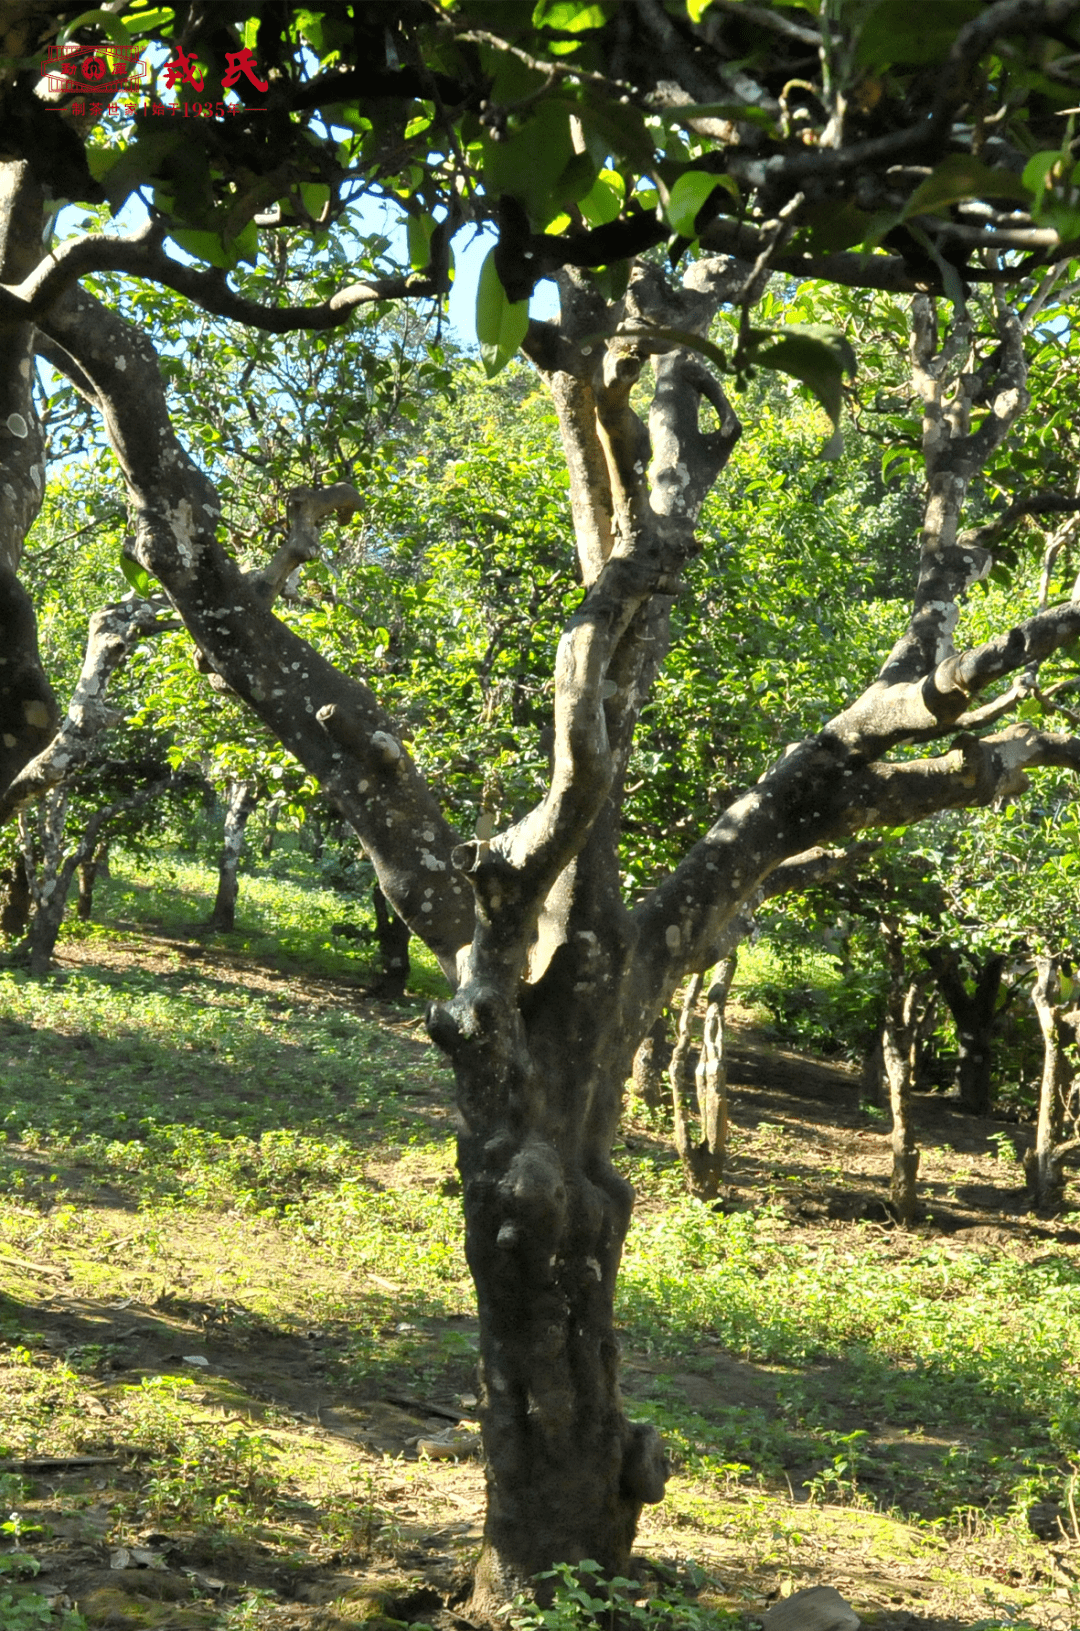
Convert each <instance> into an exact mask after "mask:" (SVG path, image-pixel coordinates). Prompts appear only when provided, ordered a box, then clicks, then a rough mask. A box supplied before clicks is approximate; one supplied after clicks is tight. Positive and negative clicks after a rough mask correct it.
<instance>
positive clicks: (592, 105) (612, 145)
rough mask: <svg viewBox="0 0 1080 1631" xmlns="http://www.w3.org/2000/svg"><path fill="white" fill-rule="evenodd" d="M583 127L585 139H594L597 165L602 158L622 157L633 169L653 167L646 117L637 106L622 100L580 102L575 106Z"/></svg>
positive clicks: (652, 154)
mask: <svg viewBox="0 0 1080 1631" xmlns="http://www.w3.org/2000/svg"><path fill="white" fill-rule="evenodd" d="M575 111H576V113H577V114H578V116H579V118H580V119H581V123H582V125H583V126H584V130H585V139H586V141H589V140H590V138H591V139H592V140H593V141H595V142H597V143H598V144H599V145H600V146H601V147H602V148H603V151H602V152H598V153H597V155H596V156H597V162H598V165H599V164H602V163H603V161H604V159H605V158H613V159H615V160H618V159H625V161H626V162H627V163H628V164H629V165H631V166H632V167H633V168H635V169H637V170H640V171H646V170H650V169H651V168H652V164H653V156H654V151H655V149H654V147H653V139H652V136H651V135H650V134H649V130H648V127H647V126H646V124H645V120H644V119H643V118H642V116H641V114H640V113H639V112H638V110H637V108H632V107H630V106H629V105H628V104H626V103H623V102H581V103H579V104H578V106H577V108H576V109H575Z"/></svg>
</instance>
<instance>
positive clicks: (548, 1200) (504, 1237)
mask: <svg viewBox="0 0 1080 1631" xmlns="http://www.w3.org/2000/svg"><path fill="white" fill-rule="evenodd" d="M499 1198H500V1201H501V1202H502V1203H503V1206H504V1207H505V1209H506V1213H507V1216H506V1217H505V1219H504V1221H503V1223H502V1224H501V1225H500V1228H499V1232H498V1235H497V1237H496V1242H495V1243H496V1245H497V1246H498V1247H499V1248H500V1249H501V1250H503V1251H511V1250H513V1248H514V1247H515V1246H519V1245H527V1246H528V1248H529V1250H530V1251H535V1252H542V1253H544V1254H550V1253H552V1252H553V1251H554V1250H555V1248H556V1246H557V1245H558V1242H559V1240H560V1238H561V1236H562V1233H563V1229H564V1226H565V1223H566V1181H565V1178H564V1176H563V1168H562V1162H561V1161H560V1160H559V1156H558V1153H557V1151H556V1150H555V1149H554V1148H553V1146H552V1145H550V1144H548V1143H545V1142H544V1141H543V1140H542V1139H539V1138H531V1139H529V1141H528V1142H527V1143H526V1144H524V1145H523V1146H522V1148H521V1149H520V1150H518V1152H517V1154H516V1155H515V1156H514V1157H513V1159H512V1160H511V1162H510V1165H509V1166H508V1167H507V1169H506V1171H505V1173H504V1174H503V1176H502V1178H501V1179H500V1181H499Z"/></svg>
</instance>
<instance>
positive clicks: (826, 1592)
mask: <svg viewBox="0 0 1080 1631" xmlns="http://www.w3.org/2000/svg"><path fill="white" fill-rule="evenodd" d="M762 1623H763V1625H764V1627H765V1631H859V1626H860V1625H861V1624H862V1621H861V1620H860V1619H859V1616H858V1615H857V1614H856V1612H855V1610H854V1609H853V1608H852V1606H851V1604H850V1603H846V1602H845V1601H844V1599H843V1598H842V1597H841V1595H840V1593H839V1592H838V1591H837V1589H836V1587H835V1586H808V1587H807V1588H806V1590H805V1591H796V1592H793V1593H792V1595H791V1596H790V1597H785V1599H784V1601H783V1602H782V1603H774V1604H773V1606H772V1608H770V1609H769V1611H768V1613H767V1614H766V1615H765V1617H764V1620H763V1622H762Z"/></svg>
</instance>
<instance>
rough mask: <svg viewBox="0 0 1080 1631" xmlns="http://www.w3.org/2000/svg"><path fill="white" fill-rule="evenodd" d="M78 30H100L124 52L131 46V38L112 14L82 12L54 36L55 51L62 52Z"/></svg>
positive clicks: (107, 12)
mask: <svg viewBox="0 0 1080 1631" xmlns="http://www.w3.org/2000/svg"><path fill="white" fill-rule="evenodd" d="M80 28H100V29H101V31H102V33H103V34H107V35H108V36H109V38H110V40H112V41H113V43H114V45H119V46H121V47H123V49H124V50H125V51H126V50H128V49H129V48H130V46H131V36H130V35H129V34H128V31H127V29H126V28H125V27H124V25H123V23H121V22H120V20H119V18H117V17H114V16H113V14H112V12H110V11H84V12H83V13H82V15H81V16H79V17H76V18H74V19H73V21H72V22H70V23H67V24H66V25H65V26H64V27H63V28H62V29H61V30H60V33H59V34H58V35H57V36H56V45H57V49H58V50H59V51H63V49H64V46H65V45H66V44H67V43H68V41H69V40H70V39H71V37H72V35H73V34H75V33H77V32H78V30H79V29H80Z"/></svg>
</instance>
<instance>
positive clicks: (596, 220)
mask: <svg viewBox="0 0 1080 1631" xmlns="http://www.w3.org/2000/svg"><path fill="white" fill-rule="evenodd" d="M625 196H626V183H625V182H624V181H623V178H622V176H621V175H619V173H618V171H616V170H601V172H600V174H599V175H598V176H597V178H596V180H595V181H594V183H593V185H592V187H591V188H590V189H589V191H588V192H587V193H586V194H585V196H584V198H582V199H581V200H580V203H579V208H580V210H581V213H582V215H583V216H584V217H585V219H586V221H587V222H588V224H589V225H590V226H591V227H601V226H606V225H607V223H608V222H609V221H617V220H618V218H619V211H620V210H621V209H622V206H623V199H624V197H625Z"/></svg>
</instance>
